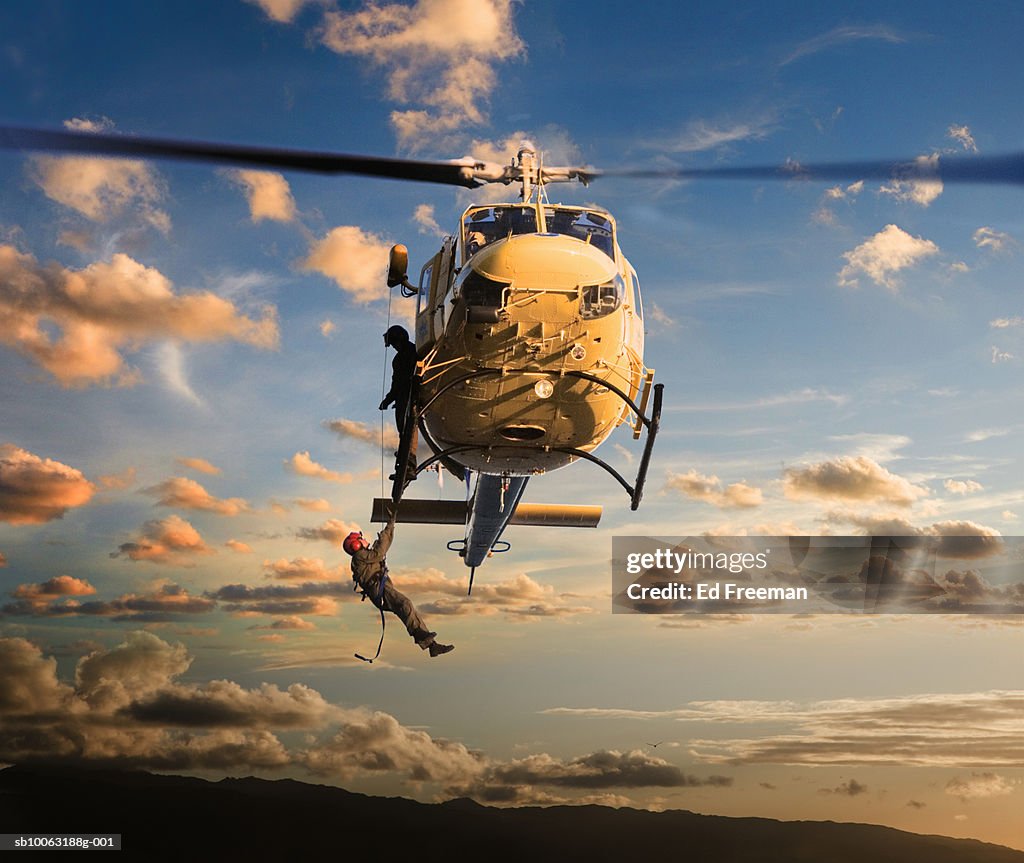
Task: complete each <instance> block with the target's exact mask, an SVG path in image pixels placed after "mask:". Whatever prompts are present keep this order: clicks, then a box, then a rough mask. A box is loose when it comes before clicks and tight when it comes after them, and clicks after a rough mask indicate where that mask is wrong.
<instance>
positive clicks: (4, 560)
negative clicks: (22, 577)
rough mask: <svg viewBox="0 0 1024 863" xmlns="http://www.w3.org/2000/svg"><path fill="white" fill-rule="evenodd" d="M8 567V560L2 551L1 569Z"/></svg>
mask: <svg viewBox="0 0 1024 863" xmlns="http://www.w3.org/2000/svg"><path fill="white" fill-rule="evenodd" d="M5 566H7V558H6V556H5V555H4V553H3V552H2V551H0V569H2V568H3V567H5Z"/></svg>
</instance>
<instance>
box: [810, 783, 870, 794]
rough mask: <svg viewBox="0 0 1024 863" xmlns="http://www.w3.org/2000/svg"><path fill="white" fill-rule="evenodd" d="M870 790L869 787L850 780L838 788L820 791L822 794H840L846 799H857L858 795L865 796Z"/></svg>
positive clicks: (821, 789)
mask: <svg viewBox="0 0 1024 863" xmlns="http://www.w3.org/2000/svg"><path fill="white" fill-rule="evenodd" d="M867 790H868V786H867V785H863V784H862V783H860V782H858V781H857V780H856V779H850V780H849V781H848V782H841V783H840V784H839V786H838V787H837V788H820V789H819V791H820V793H822V794H840V795H843V796H846V797H856V796H857V795H858V794H864V793H866V792H867Z"/></svg>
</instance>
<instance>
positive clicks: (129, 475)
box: [96, 467, 137, 490]
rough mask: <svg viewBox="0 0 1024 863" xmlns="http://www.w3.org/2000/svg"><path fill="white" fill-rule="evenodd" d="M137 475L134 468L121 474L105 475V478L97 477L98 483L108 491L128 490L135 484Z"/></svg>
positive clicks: (126, 469)
mask: <svg viewBox="0 0 1024 863" xmlns="http://www.w3.org/2000/svg"><path fill="white" fill-rule="evenodd" d="M136 473H137V471H136V469H135V468H134V467H129V468H125V469H124V470H123V471H121V472H120V473H114V474H104V475H103V476H100V477H97V478H96V481H97V482H98V483H99V484H100V487H101V488H104V489H107V490H120V489H125V488H128V486H130V485H132V484H133V483H134V482H135V474H136Z"/></svg>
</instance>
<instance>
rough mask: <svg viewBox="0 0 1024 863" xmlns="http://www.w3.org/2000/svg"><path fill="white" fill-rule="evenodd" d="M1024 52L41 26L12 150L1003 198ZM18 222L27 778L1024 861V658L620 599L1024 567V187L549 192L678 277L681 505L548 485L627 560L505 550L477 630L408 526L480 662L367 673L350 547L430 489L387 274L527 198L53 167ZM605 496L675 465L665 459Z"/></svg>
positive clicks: (321, 6)
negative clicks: (673, 559)
mask: <svg viewBox="0 0 1024 863" xmlns="http://www.w3.org/2000/svg"><path fill="white" fill-rule="evenodd" d="M1022 27H1024V10H1022V9H1021V8H1020V7H1019V5H1018V4H1014V3H1004V2H992V3H988V4H985V5H984V6H982V7H978V6H973V5H970V4H953V3H939V4H938V5H936V4H935V3H934V2H931V3H927V4H925V3H919V2H908V3H900V4H883V3H872V2H868V3H855V4H852V3H845V4H844V3H837V4H812V3H773V4H759V3H733V4H693V3H691V4H681V5H680V4H677V3H673V4H668V3H653V2H652V3H645V4H632V5H630V6H629V7H628V8H626V7H623V5H622V4H619V3H612V2H603V0H600V1H599V2H592V3H588V4H585V5H584V4H579V3H567V2H563V3H534V2H523V3H511V2H506V0H489V2H484V0H474V2H469V0H418V2H415V3H404V4H403V3H386V2H385V3H380V4H377V5H369V4H363V3H359V2H341V0H322V2H314V1H313V0H308V2H303V0H252V2H241V0H239V2H224V3H218V4H206V3H148V4H138V3H134V2H108V3H103V4H81V3H72V2H60V0H47V2H33V3H27V2H12V3H5V4H3V5H2V6H0V122H2V123H6V124H15V125H34V126H43V127H47V128H60V127H62V126H66V127H69V128H78V129H82V130H86V131H88V130H106V131H111V132H116V133H122V134H126V135H132V134H135V135H150V136H157V137H177V138H194V139H201V140H212V141H225V142H232V143H246V144H258V145H267V146H280V147H294V148H307V149H314V150H333V151H339V152H345V153H367V154H374V155H386V156H390V155H400V156H408V157H417V158H431V159H447V158H458V157H461V156H464V155H467V154H473V155H476V156H479V157H481V158H484V159H490V160H493V161H507V159H508V157H509V156H510V154H511V153H512V152H513V151H514V149H515V148H516V147H517V145H518V143H519V142H520V141H522V140H524V139H530V140H532V141H534V142H535V143H536V144H537V146H538V147H539V148H540V149H541V150H542V151H543V152H544V154H545V159H546V161H547V162H548V163H554V164H590V165H596V166H599V167H607V168H612V167H621V166H643V167H651V166H654V167H663V166H671V165H680V166H685V167H712V166H731V165H744V164H775V163H778V164H783V163H785V162H786V161H787V160H794V161H796V162H804V163H812V162H824V161H830V160H842V161H849V160H856V159H880V158H889V157H892V158H903V159H908V160H910V159H916V158H923V159H933V158H935V157H936V156H939V157H941V156H943V155H951V154H956V155H965V156H966V155H972V154H975V153H977V154H980V155H993V154H999V153H1010V152H1016V151H1018V150H1020V149H1021V146H1022V141H1024V118H1022V117H1021V116H1020V113H1019V112H1018V111H1015V110H1014V107H1015V105H1016V104H1017V98H1016V97H1017V94H1019V93H1020V92H1021V90H1022V89H1024V64H1022V63H1021V61H1020V59H1019V40H1018V39H1017V36H1018V34H1019V33H1020V32H1021V28H1022ZM0 190H2V192H0V406H2V407H0V762H2V763H14V762H17V761H21V760H26V759H31V758H36V757H52V756H61V757H65V758H68V759H70V760H79V761H83V760H84V761H86V762H90V763H102V764H107V765H123V766H129V767H137V768H144V769H151V770H157V771H167V772H178V773H187V774H191V775H199V776H206V777H209V778H218V777H221V776H224V775H250V774H251V775H257V776H263V777H266V778H280V777H293V778H297V779H302V780H304V781H315V782H322V783H329V784H338V785H342V786H344V787H347V788H350V789H352V790H356V791H363V792H367V793H383V794H401V795H405V796H409V797H413V798H416V799H419V800H424V801H433V800H443V799H448V798H450V797H453V796H463V795H469V796H472V797H474V798H475V799H477V800H480V801H481V802H488V803H493V804H496V805H517V804H518V805H524V804H534V803H556V802H596V803H605V804H608V805H614V806H634V807H641V808H643V807H646V808H652V809H666V808H678V809H689V810H692V811H696V812H704V813H711V814H722V815H744V816H764V817H770V818H782V819H830V820H836V821H860V822H869V823H877V824H886V825H891V826H894V827H898V828H900V829H905V830H910V831H914V832H919V833H939V834H943V835H948V836H964V837H975V838H979V839H983V840H986V841H990V842H997V843H1002V844H1006V845H1010V846H1013V847H1016V848H1021V849H1024V824H1022V823H1021V820H1020V818H1019V812H1020V806H1021V797H1022V794H1024V790H1022V788H1021V783H1022V779H1024V769H1022V766H1024V666H1022V661H1021V657H1022V638H1024V630H1022V617H1021V615H1019V614H1017V615H1010V616H1002V615H1000V616H997V615H984V614H956V615H931V614H929V615H905V614H904V615H895V614H891V615H886V614H880V615H853V616H848V615H817V616H801V615H758V614H749V615H744V614H722V615H671V616H666V615H620V614H614V615H613V614H612V612H611V609H612V602H611V593H612V589H611V570H610V561H611V553H612V552H611V548H612V537H613V536H617V535H619V536H629V535H642V536H653V537H683V536H691V535H693V536H696V535H699V534H706V535H725V536H743V535H753V534H773V535H789V534H796V535H819V534H835V535H860V534H866V533H870V532H873V531H874V532H883V533H894V534H913V535H921V536H925V537H933V538H940V539H941V538H943V537H947V536H950V535H967V536H971V537H975V538H979V539H981V540H983V541H984V542H985V543H986V544H987V545H989V546H991V545H993V544H998V538H999V537H1009V536H1014V535H1016V534H1017V532H1018V529H1019V528H1018V525H1019V524H1020V520H1021V518H1022V517H1024V471H1022V466H1024V465H1022V461H1021V455H1020V453H1021V446H1020V438H1021V433H1022V431H1024V412H1022V410H1021V407H1020V406H1021V403H1022V400H1024V385H1022V382H1021V371H1022V368H1024V302H1022V301H1021V298H1020V272H1021V253H1022V248H1021V243H1022V242H1024V218H1022V216H1021V212H1022V210H1021V206H1020V201H1021V198H1020V195H1021V189H1020V188H1019V187H1013V186H972V185H953V184H946V185H945V186H943V185H942V184H941V183H923V182H909V181H906V180H899V179H898V178H896V179H894V180H892V181H890V182H880V181H877V180H872V181H865V180H862V179H860V178H858V177H856V176H853V177H850V178H849V180H848V181H844V182H841V183H834V182H829V183H825V182H814V181H807V180H799V179H794V180H789V181H784V182H775V183H763V182H700V183H698V182H680V181H675V180H671V181H670V180H626V179H615V178H604V179H601V180H598V181H595V182H594V183H593V184H592V185H591V186H590V187H587V188H578V187H577V188H574V187H568V186H566V187H556V188H552V189H551V190H550V192H549V195H550V197H551V200H552V201H563V202H565V203H574V204H580V203H587V204H596V205H599V206H603V207H606V208H607V209H608V210H610V211H611V212H612V213H613V214H614V215H615V217H616V219H617V222H618V230H619V241H620V244H621V246H622V249H623V251H624V253H625V254H626V255H627V256H628V258H629V260H630V261H631V262H632V264H633V265H634V266H635V267H636V269H637V271H638V273H639V279H640V284H641V288H642V292H643V301H644V309H645V312H646V321H647V348H646V355H645V360H646V362H647V364H648V365H649V366H650V367H652V368H654V369H656V371H657V379H658V380H660V381H661V382H663V383H664V384H665V412H664V415H663V420H662V432H661V435H660V437H659V440H658V444H657V447H656V450H655V455H654V459H653V461H652V464H651V472H650V475H649V478H648V484H647V491H646V496H645V500H644V502H643V504H642V505H641V507H640V509H639V510H638V511H636V512H631V511H630V509H629V505H628V500H627V499H626V497H625V495H624V494H623V493H622V491H621V489H620V488H619V487H618V486H617V485H616V484H615V483H613V482H612V481H611V480H610V479H609V478H608V477H607V476H605V475H604V474H603V473H601V472H599V471H597V470H596V469H594V468H592V467H590V466H588V465H583V464H577V465H573V466H570V467H568V468H566V469H564V470H561V471H559V472H558V474H557V476H556V477H539V478H537V479H535V480H533V481H532V482H531V484H530V486H529V488H528V491H527V495H526V497H527V498H528V499H529V500H531V501H534V502H559V503H570V504H600V505H602V506H603V507H604V517H603V519H602V522H601V525H600V527H599V528H598V529H596V530H592V531H591V530H560V529H554V528H550V529H549V528H525V527H515V528H510V529H509V530H508V531H507V533H506V536H505V538H506V539H508V540H509V541H510V542H511V546H512V547H511V550H510V551H509V552H507V553H505V554H502V555H495V556H494V557H493V559H491V560H489V561H488V562H487V563H486V565H485V566H484V567H482V568H481V569H480V571H479V572H478V573H477V575H476V581H475V586H474V590H473V595H472V596H471V597H466V596H465V595H464V594H465V587H466V577H467V571H466V569H465V567H464V566H463V565H462V564H461V562H460V561H459V559H458V558H457V557H456V556H455V555H454V554H452V553H451V552H449V551H447V550H446V548H445V544H446V542H447V541H448V540H451V539H457V538H459V537H460V534H459V531H458V530H457V529H453V528H449V527H430V526H403V525H400V526H399V528H398V531H397V535H396V536H397V538H396V543H395V546H394V548H393V549H392V551H391V552H390V553H389V556H388V562H389V566H390V569H391V574H392V577H393V579H394V582H395V584H396V585H397V586H398V587H399V589H401V590H403V591H405V592H406V593H408V594H409V595H410V596H411V597H412V598H413V599H414V600H415V601H416V603H417V604H418V605H419V607H420V609H421V611H422V612H423V614H424V616H425V617H426V619H427V621H428V623H429V624H430V626H431V628H432V629H435V630H437V631H438V633H439V638H440V640H443V641H448V642H453V643H455V645H456V650H455V651H454V652H453V653H451V654H449V655H447V656H445V657H443V658H437V659H433V660H431V659H429V658H427V656H426V654H424V653H422V652H421V651H419V650H418V649H417V648H416V646H415V645H414V644H413V643H412V642H411V641H410V640H409V639H408V638H406V637H405V634H404V633H403V632H402V631H401V627H400V626H398V625H397V624H396V623H391V624H390V625H389V627H388V631H387V637H386V639H385V642H384V648H383V653H382V656H381V659H380V660H378V661H377V662H376V663H374V664H373V665H372V666H369V665H366V664H364V663H362V662H360V661H359V660H357V659H355V658H354V655H353V654H354V653H355V652H361V653H363V654H364V655H365V654H366V652H367V651H371V652H372V650H373V648H374V645H375V644H376V641H377V639H378V637H379V617H378V616H377V614H376V612H375V611H374V610H373V609H372V608H371V607H370V606H369V605H368V604H360V603H359V601H358V597H357V596H355V595H354V594H353V593H352V592H351V590H350V580H349V570H348V564H347V558H346V556H345V555H344V553H343V552H342V550H341V547H340V541H341V539H342V538H343V537H344V536H345V534H346V533H347V532H348V531H349V530H351V529H362V530H364V531H366V532H368V533H369V532H370V531H371V530H372V529H373V527H372V525H371V524H370V522H369V512H370V501H371V498H372V497H374V496H375V495H377V496H379V495H381V493H382V491H383V490H384V487H385V480H382V476H381V472H382V470H381V469H382V467H383V468H384V471H383V472H384V473H385V474H386V473H388V472H389V469H390V456H389V455H388V458H384V455H382V452H383V453H384V454H385V455H387V454H389V453H390V450H391V448H392V447H393V444H392V443H391V442H390V441H386V442H385V446H384V447H383V448H382V446H381V434H382V431H388V430H389V423H390V415H388V416H386V417H385V416H384V415H382V414H381V413H380V412H379V411H378V410H377V404H378V402H379V401H380V398H381V394H382V392H383V391H384V390H386V388H387V385H388V381H387V376H388V374H389V366H390V356H388V355H386V354H385V352H384V349H383V346H382V341H381V338H380V334H381V333H382V332H383V331H384V330H385V329H386V328H387V327H388V325H389V324H390V323H394V322H396V321H398V322H407V321H409V319H410V316H411V313H412V312H411V308H410V306H409V305H408V302H409V301H407V300H403V299H402V298H401V297H400V296H398V295H397V293H396V294H395V295H389V291H388V289H387V288H386V286H385V282H384V271H385V268H386V260H387V250H388V249H389V248H390V246H391V245H392V244H393V243H396V242H402V243H405V244H406V245H408V247H409V250H410V260H411V262H412V263H411V269H412V271H413V272H414V273H415V272H418V270H419V267H421V266H422V264H423V263H424V262H425V261H426V260H427V259H428V258H429V256H430V255H431V254H433V253H434V252H435V251H436V250H437V249H438V248H439V243H440V241H441V238H442V237H443V236H444V235H445V234H446V233H447V232H449V231H452V230H453V229H454V226H455V225H457V219H458V216H459V214H460V212H461V211H462V209H464V208H465V207H466V206H468V205H469V204H470V203H471V202H473V201H474V200H480V199H483V198H489V199H493V198H494V190H493V189H488V190H483V192H482V193H477V194H476V195H475V196H474V195H473V194H472V193H469V192H466V191H464V190H452V189H449V188H445V187H440V186H438V187H435V186H431V185H426V184H416V183H400V182H396V181H390V180H376V179H372V178H355V177H341V178H327V179H325V178H322V177H317V176H309V175H302V174H299V173H290V172H289V173H287V174H286V175H281V174H277V173H268V172H252V171H239V170H234V169H224V168H220V169H218V168H212V167H209V166H203V165H187V164H181V163H167V162H142V161H124V160H121V161H116V160H107V161H97V160H88V159H84V158H70V157H63V158H62V157H56V156H53V155H40V154H30V153H16V152H3V153H0ZM600 453H601V454H602V455H603V456H604V457H605V458H606V459H607V460H608V461H609V462H610V463H611V464H612V465H613V466H615V467H616V468H618V469H619V470H621V471H623V472H624V473H629V472H630V471H632V470H635V465H636V462H637V459H638V457H639V449H638V448H637V446H636V445H635V444H634V442H633V441H632V440H631V438H630V435H629V434H628V433H627V432H626V431H625V430H620V431H619V432H618V433H617V434H616V435H615V436H613V437H612V438H611V439H610V440H609V441H608V442H607V443H605V444H604V445H603V447H602V449H601V451H600ZM414 488H415V493H416V495H417V496H419V497H428V498H429V497H438V496H444V497H450V498H458V497H459V496H460V495H462V494H463V489H462V488H461V487H460V485H459V484H458V483H456V482H454V481H453V480H452V479H451V478H450V477H449V478H448V480H447V481H446V482H445V484H444V486H443V488H442V487H439V483H438V481H437V479H436V478H433V477H431V478H425V479H421V480H420V481H419V482H418V483H417V487H414ZM940 575H942V576H944V577H945V578H946V580H947V582H949V583H950V584H954V583H955V584H957V585H960V586H961V587H962V591H961V593H962V594H963V595H964V596H965V597H967V598H968V599H970V598H971V597H973V598H975V599H977V598H981V599H984V598H986V597H989V596H992V595H994V594H998V593H1000V591H1001V592H1002V593H1001V595H1003V596H1005V595H1007V592H1012V591H1013V590H1015V589H1016V590H1017V591H1018V595H1019V590H1020V586H1019V583H1020V581H1021V578H1020V576H1019V575H1017V576H1016V577H1015V578H1016V581H1014V575H1013V573H1012V572H1011V574H1010V575H1009V576H1006V578H1007V579H1009V580H1007V581H1004V582H1001V583H998V584H997V583H993V582H992V581H990V580H987V579H990V578H992V577H993V576H991V575H988V576H986V574H985V571H983V570H981V569H979V563H978V562H977V561H974V560H960V561H958V562H956V563H955V565H954V566H953V568H951V569H950V570H949V571H948V572H947V573H940ZM1015 585H1016V586H1015ZM971 591H973V593H971ZM968 594H969V595H968ZM29 732H31V733H29ZM655 744H657V745H655Z"/></svg>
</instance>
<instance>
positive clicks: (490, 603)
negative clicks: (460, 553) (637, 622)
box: [393, 568, 592, 621]
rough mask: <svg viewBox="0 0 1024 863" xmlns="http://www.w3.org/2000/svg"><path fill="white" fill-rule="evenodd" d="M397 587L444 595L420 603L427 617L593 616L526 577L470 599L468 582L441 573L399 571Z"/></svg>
mask: <svg viewBox="0 0 1024 863" xmlns="http://www.w3.org/2000/svg"><path fill="white" fill-rule="evenodd" d="M393 575H394V578H395V583H396V584H397V585H398V586H399V588H400V589H401V590H403V591H404V590H408V591H409V592H411V593H415V594H416V595H417V596H424V595H428V594H431V593H433V594H440V595H441V597H440V598H439V599H436V600H433V601H430V602H423V601H420V602H418V603H417V605H418V607H419V609H420V611H422V612H423V613H424V614H441V615H449V616H460V617H462V616H477V615H479V616H484V617H487V616H490V615H494V614H504V615H505V616H506V617H507V618H509V619H511V620H519V621H526V620H534V619H539V618H545V617H569V616H574V615H577V614H589V613H590V612H591V611H592V609H591V608H589V607H587V606H580V605H570V604H569V603H568V599H569V597H568V596H567V595H565V594H556V592H555V589H554V587H552V586H551V585H545V584H540V583H538V582H537V581H535V580H534V579H532V578H530V576H528V575H526V573H519V574H518V575H516V576H513V577H512V578H509V579H506V580H505V581H500V582H489V583H485V584H479V583H478V584H475V585H474V586H473V595H472V596H467V595H466V587H467V584H468V581H467V579H466V578H461V577H460V578H448V577H447V576H446V575H445V574H444V573H443V572H441V571H440V570H438V569H434V568H428V569H422V570H417V571H413V572H409V571H397V572H395V573H394V574H393Z"/></svg>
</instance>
